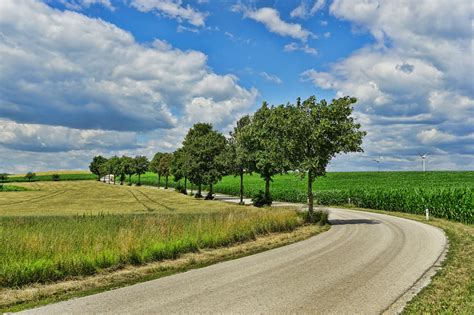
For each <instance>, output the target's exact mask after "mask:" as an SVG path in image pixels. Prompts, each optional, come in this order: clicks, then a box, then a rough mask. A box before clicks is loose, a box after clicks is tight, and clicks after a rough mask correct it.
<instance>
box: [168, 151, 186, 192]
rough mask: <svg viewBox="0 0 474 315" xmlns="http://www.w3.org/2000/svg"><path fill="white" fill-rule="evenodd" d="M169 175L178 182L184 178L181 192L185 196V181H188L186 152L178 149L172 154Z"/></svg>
mask: <svg viewBox="0 0 474 315" xmlns="http://www.w3.org/2000/svg"><path fill="white" fill-rule="evenodd" d="M171 175H173V178H174V180H175V181H177V182H179V181H180V180H181V179H182V178H184V188H183V190H182V191H181V192H183V193H184V194H187V193H188V192H187V187H186V186H187V181H188V169H187V160H186V152H185V151H184V149H183V148H179V149H177V150H176V151H174V153H173V159H172V160H171Z"/></svg>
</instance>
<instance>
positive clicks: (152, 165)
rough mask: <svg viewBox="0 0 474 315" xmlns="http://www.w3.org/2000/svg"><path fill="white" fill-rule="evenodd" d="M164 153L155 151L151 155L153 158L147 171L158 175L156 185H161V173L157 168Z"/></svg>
mask: <svg viewBox="0 0 474 315" xmlns="http://www.w3.org/2000/svg"><path fill="white" fill-rule="evenodd" d="M164 154H165V153H162V152H157V153H155V155H154V156H153V159H152V160H151V162H150V166H149V167H148V168H149V171H150V172H153V173H155V174H157V175H158V187H159V186H160V185H161V175H162V174H161V173H160V170H159V166H160V160H161V158H162V156H163V155H164Z"/></svg>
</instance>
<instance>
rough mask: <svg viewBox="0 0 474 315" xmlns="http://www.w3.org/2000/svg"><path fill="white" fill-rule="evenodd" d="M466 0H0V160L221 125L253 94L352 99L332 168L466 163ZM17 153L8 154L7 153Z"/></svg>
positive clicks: (145, 147)
mask: <svg viewBox="0 0 474 315" xmlns="http://www.w3.org/2000/svg"><path fill="white" fill-rule="evenodd" d="M472 18H473V8H472V6H471V4H470V1H461V0H456V1H405V0H400V1H396V2H392V1H377V0H366V1H359V2H354V1H350V0H333V1H330V0H327V1H324V0H297V1H239V0H237V1H230V0H229V1H214V0H208V1H203V0H201V1H184V0H183V1H181V0H118V1H112V0H58V1H53V0H45V1H37V0H18V1H14V0H4V1H2V2H1V3H0V35H1V36H0V69H2V71H0V172H2V171H6V172H24V171H29V170H33V171H40V170H49V169H84V168H87V166H88V162H89V161H90V159H91V157H92V156H94V155H96V154H103V155H107V156H110V155H114V154H117V155H122V154H127V155H136V154H145V155H147V156H149V157H151V156H153V154H154V152H157V151H173V150H174V149H176V148H177V147H179V146H180V143H181V140H182V138H183V136H184V135H185V133H186V131H187V130H188V128H189V127H190V126H192V124H193V123H195V122H198V121H206V122H212V123H213V124H214V126H215V127H216V128H218V129H219V130H221V131H222V132H228V131H229V130H230V128H232V126H233V124H234V123H235V121H236V120H237V119H238V118H239V117H240V116H241V115H243V114H246V113H252V112H253V111H255V110H256V109H257V108H258V106H259V105H260V104H261V102H262V101H263V100H266V101H268V102H269V103H271V104H280V103H286V102H294V101H295V99H296V97H298V96H300V97H302V98H306V97H308V96H310V95H316V97H317V98H319V99H321V98H326V99H331V98H333V97H337V96H343V95H351V96H355V97H357V98H358V99H359V102H358V103H357V104H356V107H355V113H354V116H355V117H356V118H357V119H358V121H359V122H360V123H361V124H362V126H363V128H364V129H365V130H367V132H368V136H367V138H366V140H365V143H364V149H365V152H364V153H359V154H352V155H345V156H338V157H336V158H335V159H334V161H333V162H332V163H331V166H330V169H331V170H333V171H355V170H376V169H377V163H375V162H374V161H373V160H375V159H377V160H379V161H380V169H382V170H419V169H421V160H420V158H419V156H418V153H428V154H429V157H428V164H427V165H428V169H432V170H441V169H468V170H472V169H474V118H473V117H474V82H473V79H472V75H471V74H472V72H473V71H474V65H473V60H474V56H473V48H472V45H471V44H470V43H471V41H472V39H473V32H472V25H471V21H472ZM11 156H15V159H11V158H10V157H11Z"/></svg>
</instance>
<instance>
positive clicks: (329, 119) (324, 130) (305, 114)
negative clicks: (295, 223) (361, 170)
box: [285, 96, 366, 219]
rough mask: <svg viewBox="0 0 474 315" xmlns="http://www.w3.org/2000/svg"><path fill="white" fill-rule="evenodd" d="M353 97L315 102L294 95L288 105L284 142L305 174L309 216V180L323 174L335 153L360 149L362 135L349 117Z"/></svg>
mask: <svg viewBox="0 0 474 315" xmlns="http://www.w3.org/2000/svg"><path fill="white" fill-rule="evenodd" d="M356 101H357V100H356V99H355V98H351V97H348V96H346V97H342V98H339V99H334V100H332V102H331V104H327V102H326V101H325V100H322V101H320V102H319V103H318V102H316V98H315V97H314V96H311V97H310V98H308V99H307V100H305V101H304V102H303V103H301V100H300V99H299V98H298V100H297V103H296V106H291V107H290V108H288V112H289V114H288V119H287V123H286V125H285V126H286V128H285V129H286V130H290V131H291V132H290V133H288V134H289V135H291V137H290V138H289V142H288V148H289V151H290V152H289V153H290V154H289V155H288V159H289V160H291V162H292V163H293V165H294V166H295V167H297V169H298V170H300V171H302V172H303V174H307V176H308V209H309V210H308V211H309V217H310V219H311V218H312V216H313V202H314V201H313V198H314V195H313V183H314V181H315V180H316V178H317V177H319V176H324V175H325V174H326V167H327V165H328V164H329V162H330V161H331V159H332V158H333V157H335V156H336V155H337V154H339V153H349V152H362V148H361V144H362V139H363V138H364V136H365V135H366V132H365V131H361V130H360V128H361V126H360V124H358V123H356V122H355V121H354V118H353V117H351V114H352V111H353V108H352V104H354V103H356Z"/></svg>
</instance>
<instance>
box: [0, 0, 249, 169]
mask: <svg viewBox="0 0 474 315" xmlns="http://www.w3.org/2000/svg"><path fill="white" fill-rule="evenodd" d="M0 29H1V30H2V33H1V36H0V69H1V71H0V156H15V159H14V160H13V159H8V160H5V159H0V160H1V161H0V172H2V171H8V172H16V171H25V170H36V171H38V170H47V169H77V168H86V167H87V165H88V164H89V161H90V159H91V158H92V156H94V155H96V154H103V155H106V156H111V155H114V154H117V155H122V154H127V155H131V156H134V155H137V154H145V155H147V156H149V157H152V156H153V154H154V153H155V152H156V151H157V150H165V151H172V150H174V149H175V148H176V147H178V146H180V144H181V141H182V139H183V137H184V135H185V133H186V132H187V130H188V128H189V127H190V126H191V124H193V123H195V122H197V121H202V120H205V121H208V122H212V123H213V124H214V125H215V126H216V128H219V129H220V130H222V131H228V129H226V128H230V127H231V125H232V124H233V122H234V121H235V119H236V118H237V117H239V115H240V114H243V113H247V112H248V111H249V109H250V107H251V106H252V105H254V103H255V100H256V97H257V95H258V91H257V90H256V89H254V88H251V89H246V88H243V87H241V86H240V85H239V84H238V78H236V77H235V76H233V75H230V74H227V75H219V74H216V73H214V72H213V71H212V70H211V69H210V67H209V66H208V65H207V56H206V55H205V54H203V53H201V52H198V51H193V50H188V51H182V50H179V49H175V48H173V46H172V45H171V44H169V43H168V42H166V41H164V40H160V39H156V40H154V41H153V42H152V43H148V44H139V43H137V42H136V41H135V39H134V38H133V36H132V35H131V34H130V33H128V32H126V31H124V30H122V29H120V28H118V27H116V26H115V25H112V24H109V23H107V22H104V21H102V20H99V19H93V18H89V17H86V16H84V15H82V14H80V13H77V12H71V11H64V12H63V11H60V10H55V9H52V8H51V7H49V6H47V5H46V4H44V3H41V2H39V1H33V0H22V1H13V0H4V1H0ZM32 151H33V152H34V153H31V152H32ZM48 152H54V153H48Z"/></svg>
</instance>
